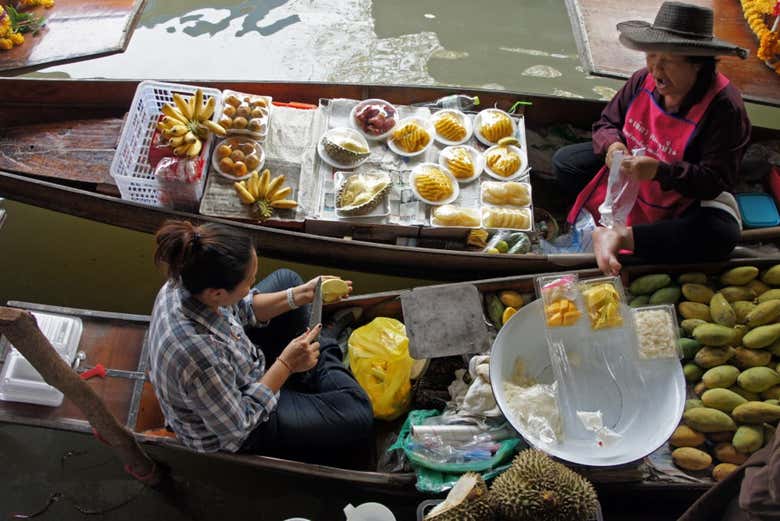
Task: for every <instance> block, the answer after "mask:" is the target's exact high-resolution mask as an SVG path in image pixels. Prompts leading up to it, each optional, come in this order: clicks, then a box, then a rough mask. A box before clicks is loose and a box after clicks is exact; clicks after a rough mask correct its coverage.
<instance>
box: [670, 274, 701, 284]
mask: <svg viewBox="0 0 780 521" xmlns="http://www.w3.org/2000/svg"><path fill="white" fill-rule="evenodd" d="M689 282H690V283H692V284H706V283H707V274H706V273H701V272H688V273H683V274H681V275H680V276H679V277H677V283H678V284H687V283H689Z"/></svg>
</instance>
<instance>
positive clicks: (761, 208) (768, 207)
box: [735, 193, 780, 228]
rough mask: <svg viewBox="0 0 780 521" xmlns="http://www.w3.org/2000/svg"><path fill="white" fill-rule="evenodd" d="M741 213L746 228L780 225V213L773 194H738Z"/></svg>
mask: <svg viewBox="0 0 780 521" xmlns="http://www.w3.org/2000/svg"><path fill="white" fill-rule="evenodd" d="M735 197H736V199H737V205H738V206H739V213H740V214H742V223H743V224H744V225H745V227H746V228H767V227H769V226H777V225H780V214H778V212H777V206H776V205H775V201H774V200H773V199H772V196H771V195H769V194H765V193H745V194H737V195H736V196H735Z"/></svg>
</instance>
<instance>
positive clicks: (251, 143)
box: [211, 136, 265, 181]
mask: <svg viewBox="0 0 780 521" xmlns="http://www.w3.org/2000/svg"><path fill="white" fill-rule="evenodd" d="M222 145H227V146H229V147H230V148H231V149H232V150H233V153H235V151H236V150H238V151H241V152H242V154H244V155H245V156H247V155H249V154H251V153H254V154H255V155H256V156H257V158H258V160H259V163H258V164H257V166H255V167H254V168H249V163H247V162H246V160H243V162H244V164H245V165H246V166H247V172H246V174H244V175H233V174H232V173H230V172H226V171H225V170H223V169H222V167H221V166H220V162H221V161H222V158H220V157H219V153H218V151H219V147H221V146H222ZM249 150H252V151H253V152H250V153H249V154H247V152H248V151H249ZM230 157H231V158H232V157H233V156H232V155H231V156H230ZM231 160H232V159H231ZM264 165H265V151H264V150H263V147H262V146H261V145H260V143H258V142H257V141H255V140H254V139H250V138H246V137H240V136H233V137H229V138H226V139H223V140H222V141H220V142H219V143H217V144H216V145H215V146H214V153H213V154H212V155H211V166H213V167H214V170H216V171H217V173H218V174H219V175H221V176H222V177H224V178H226V179H230V180H231V181H241V180H242V179H249V177H250V176H251V175H252V172H259V171H260V170H261V169H262V168H263V166H264Z"/></svg>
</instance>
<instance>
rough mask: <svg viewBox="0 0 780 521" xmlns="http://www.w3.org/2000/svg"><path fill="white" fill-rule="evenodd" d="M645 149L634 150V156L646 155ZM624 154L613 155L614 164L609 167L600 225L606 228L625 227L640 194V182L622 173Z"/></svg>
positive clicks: (600, 211) (601, 207)
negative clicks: (621, 165) (621, 166)
mask: <svg viewBox="0 0 780 521" xmlns="http://www.w3.org/2000/svg"><path fill="white" fill-rule="evenodd" d="M644 152H645V149H643V148H637V149H634V151H633V155H634V156H641V155H644ZM623 159H624V154H623V152H621V151H617V152H615V153H614V154H613V155H612V164H611V165H610V167H609V180H608V181H607V195H606V196H605V197H604V202H603V203H601V205H600V206H599V214H600V219H599V224H601V225H602V226H604V227H606V228H612V227H613V226H615V225H622V226H625V224H626V220H627V219H628V214H629V213H631V210H632V209H633V208H634V204H635V203H636V197H637V194H639V187H640V181H638V180H636V179H633V178H631V177H629V176H626V175H624V174H621V173H620V164H621V163H622V162H623Z"/></svg>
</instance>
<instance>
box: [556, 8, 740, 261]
mask: <svg viewBox="0 0 780 521" xmlns="http://www.w3.org/2000/svg"><path fill="white" fill-rule="evenodd" d="M712 26H713V12H712V10H711V9H707V8H703V7H699V6H695V5H690V4H684V3H679V2H664V3H663V5H662V6H661V8H660V9H659V11H658V14H657V15H656V18H655V21H654V22H653V23H652V24H650V23H648V22H641V21H629V22H622V23H619V24H618V25H617V29H618V31H619V32H620V42H621V43H622V44H623V45H625V46H626V47H628V48H630V49H635V50H639V51H644V53H645V55H646V61H647V67H646V68H643V69H641V70H639V71H637V72H636V73H634V74H633V76H631V78H629V80H628V81H627V82H626V84H625V85H624V86H623V88H621V89H620V91H619V92H618V93H617V94H616V95H615V97H614V98H613V99H612V100H611V101H610V102H609V104H608V105H607V107H606V108H605V109H604V111H603V112H602V114H601V118H600V119H599V120H598V121H597V122H596V123H595V124H594V125H593V141H592V143H580V144H576V145H570V146H567V147H564V148H562V149H560V150H558V152H556V154H555V156H554V157H553V165H554V170H555V173H556V176H557V177H558V180H559V182H560V184H561V187H562V188H563V189H564V190H565V191H568V192H571V193H572V195H573V194H576V193H578V194H579V195H578V196H577V199H576V202H575V204H574V207H573V208H572V210H571V212H570V213H569V222H570V223H575V221H576V220H577V218H578V216H580V217H581V216H583V215H585V214H582V213H581V212H589V213H590V215H591V216H592V217H593V218H594V220H595V221H596V222H598V221H599V206H600V205H602V203H604V200H605V197H606V193H607V185H608V182H607V181H608V178H609V166H610V165H611V163H612V158H613V155H614V154H615V153H616V152H622V153H623V154H625V158H624V159H623V160H622V162H621V163H620V174H621V176H623V177H624V178H625V179H631V180H634V182H635V186H638V192H637V198H636V203H635V204H634V206H633V208H632V209H631V210H630V213H628V216H627V219H626V222H625V223H616V224H615V225H613V226H612V227H610V228H606V227H603V228H596V229H595V230H594V231H593V248H594V253H595V254H596V259H597V261H598V265H599V268H600V269H601V270H602V271H603V272H605V273H608V274H616V273H617V272H618V271H619V270H620V268H621V265H620V262H619V261H618V258H617V255H618V252H620V251H622V250H629V251H633V252H634V254H635V255H636V256H638V257H640V258H642V259H644V260H648V261H672V260H676V261H692V260H707V259H717V258H723V257H726V256H727V255H728V254H729V253H730V252H731V250H732V249H733V248H734V246H735V245H736V243H737V241H738V239H739V236H740V229H741V221H740V217H739V212H738V210H737V206H736V201H735V200H734V197H733V196H732V195H731V194H730V193H729V192H730V191H731V190H732V189H733V187H734V184H735V183H736V181H737V172H738V169H739V164H740V161H741V159H742V155H743V154H744V151H745V148H746V147H747V144H748V141H749V139H750V122H749V121H748V117H747V113H746V111H745V107H744V104H743V102H742V96H741V94H740V93H739V91H738V90H737V89H736V88H735V87H734V86H733V85H731V84H730V83H729V80H728V78H726V77H725V76H724V75H723V74H720V73H719V72H717V70H716V65H717V58H716V56H720V55H736V56H739V57H740V58H745V57H746V56H747V51H746V50H745V49H742V48H740V47H737V46H736V45H732V44H730V43H728V42H725V41H723V40H719V39H718V38H715V37H714V36H713V34H712ZM635 149H644V155H643V156H636V157H634V156H632V154H631V151H632V150H635ZM594 174H595V176H594Z"/></svg>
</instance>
